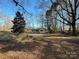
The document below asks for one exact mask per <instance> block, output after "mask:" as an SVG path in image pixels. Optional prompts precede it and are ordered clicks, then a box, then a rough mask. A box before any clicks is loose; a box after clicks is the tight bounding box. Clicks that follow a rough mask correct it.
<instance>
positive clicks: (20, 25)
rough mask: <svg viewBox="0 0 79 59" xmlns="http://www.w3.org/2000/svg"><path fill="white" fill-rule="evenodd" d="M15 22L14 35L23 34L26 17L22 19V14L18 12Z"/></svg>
mask: <svg viewBox="0 0 79 59" xmlns="http://www.w3.org/2000/svg"><path fill="white" fill-rule="evenodd" d="M12 22H13V24H14V25H13V27H12V32H13V33H18V34H19V33H22V32H24V28H25V20H24V17H22V14H21V13H20V12H19V11H17V12H16V16H15V18H14V20H13V21H12Z"/></svg>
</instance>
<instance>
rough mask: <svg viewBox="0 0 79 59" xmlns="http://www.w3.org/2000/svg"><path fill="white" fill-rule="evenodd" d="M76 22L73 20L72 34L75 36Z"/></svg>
mask: <svg viewBox="0 0 79 59" xmlns="http://www.w3.org/2000/svg"><path fill="white" fill-rule="evenodd" d="M75 25H76V24H75V22H73V24H72V35H73V36H75V35H76V27H75Z"/></svg>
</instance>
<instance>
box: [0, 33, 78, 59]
mask: <svg viewBox="0 0 79 59" xmlns="http://www.w3.org/2000/svg"><path fill="white" fill-rule="evenodd" d="M0 59H79V37H78V36H77V37H67V36H66V37H64V36H63V35H61V34H28V35H27V34H26V33H23V34H21V35H19V36H16V35H14V34H12V33H10V32H0Z"/></svg>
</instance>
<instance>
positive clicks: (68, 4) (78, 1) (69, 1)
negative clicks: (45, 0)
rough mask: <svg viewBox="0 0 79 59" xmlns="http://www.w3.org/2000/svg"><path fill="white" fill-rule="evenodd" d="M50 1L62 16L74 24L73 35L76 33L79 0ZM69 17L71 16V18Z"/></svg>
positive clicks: (78, 18)
mask: <svg viewBox="0 0 79 59" xmlns="http://www.w3.org/2000/svg"><path fill="white" fill-rule="evenodd" d="M50 1H51V3H52V6H53V7H52V9H53V8H54V9H55V11H56V12H57V14H58V15H59V16H60V18H61V19H63V20H64V21H65V22H66V23H67V24H69V25H71V26H72V35H76V21H77V20H79V17H78V8H79V0H61V1H59V0H56V2H52V0H50ZM67 17H70V18H71V19H69V18H67Z"/></svg>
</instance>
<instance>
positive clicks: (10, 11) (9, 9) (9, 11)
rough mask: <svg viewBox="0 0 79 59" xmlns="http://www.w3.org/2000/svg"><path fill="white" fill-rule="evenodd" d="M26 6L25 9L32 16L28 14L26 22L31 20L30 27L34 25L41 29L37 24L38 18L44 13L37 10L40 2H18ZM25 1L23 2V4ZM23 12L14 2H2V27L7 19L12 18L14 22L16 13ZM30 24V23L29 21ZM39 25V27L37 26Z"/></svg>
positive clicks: (1, 0) (0, 6)
mask: <svg viewBox="0 0 79 59" xmlns="http://www.w3.org/2000/svg"><path fill="white" fill-rule="evenodd" d="M18 1H20V3H21V4H22V5H23V6H24V8H25V9H26V10H27V11H28V13H30V14H31V15H32V16H28V15H29V14H27V13H26V15H25V18H26V19H25V20H26V21H27V19H28V20H30V22H29V23H30V26H31V27H33V26H32V25H33V24H34V26H35V27H39V26H40V25H38V24H37V16H38V15H39V14H40V13H41V12H42V10H41V9H38V8H37V4H36V3H37V2H38V0H18ZM22 1H23V2H22ZM18 10H19V11H21V12H22V9H21V8H20V7H19V6H16V5H15V4H14V3H13V1H12V0H0V14H2V15H0V25H2V24H4V23H5V19H6V18H5V17H10V19H11V20H12V19H13V18H14V17H15V13H16V11H18ZM27 22H28V21H27ZM37 25H38V26H37Z"/></svg>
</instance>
